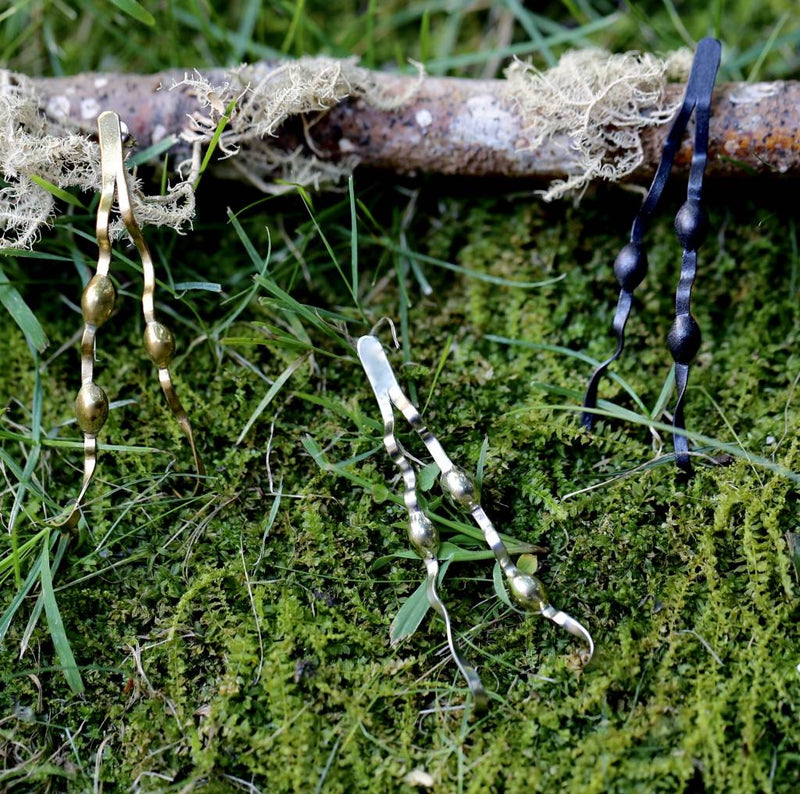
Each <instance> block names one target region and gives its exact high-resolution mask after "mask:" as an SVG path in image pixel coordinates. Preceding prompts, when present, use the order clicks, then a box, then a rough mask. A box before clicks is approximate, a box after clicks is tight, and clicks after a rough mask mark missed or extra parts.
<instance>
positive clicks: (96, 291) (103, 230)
mask: <svg viewBox="0 0 800 794" xmlns="http://www.w3.org/2000/svg"><path fill="white" fill-rule="evenodd" d="M97 128H98V137H99V143H100V175H101V187H100V200H99V203H98V207H97V227H96V232H97V245H98V249H99V253H98V258H97V269H96V273H95V275H94V276H93V277H92V278H91V280H90V281H89V283H88V284H87V285H86V288H85V289H84V291H83V295H82V297H81V312H82V315H83V323H84V326H83V334H82V336H81V387H80V390H79V391H78V396H77V397H76V399H75V417H76V419H77V422H78V426H79V427H80V429H81V431H82V432H83V452H84V467H83V482H82V483H81V487H80V490H79V492H78V496H77V498H76V500H75V502H74V503H73V504H72V505H71V506H70V507H69V508H68V512H67V515H66V517H65V518H63V519H61V520H59V521H57V522H56V523H57V525H58V526H64V527H66V528H69V529H74V528H75V527H76V526H77V523H78V520H79V518H80V510H81V507H82V506H83V503H84V500H85V498H86V493H87V491H88V489H89V485H90V483H91V481H92V478H93V477H94V474H95V471H96V469H97V436H98V434H99V433H100V430H101V429H102V427H103V425H104V424H105V423H106V419H107V418H108V396H107V395H106V392H105V391H104V390H103V388H102V387H101V386H98V385H97V383H95V380H94V357H95V345H96V336H97V331H98V329H99V328H100V327H101V326H102V325H104V324H105V323H106V321H107V320H108V319H109V318H110V317H111V314H112V312H113V311H114V303H115V300H116V290H115V289H114V284H113V282H112V280H111V277H110V276H109V271H110V267H111V236H110V233H109V222H110V218H111V212H112V209H113V204H114V198H115V196H116V199H117V206H118V210H119V214H120V216H121V217H122V222H123V224H124V226H125V229H126V230H127V232H128V234H129V235H130V237H131V239H132V240H133V242H134V245H135V246H136V249H137V251H138V253H139V258H140V259H141V262H142V275H143V281H144V284H143V288H142V314H143V316H144V321H145V330H144V339H143V344H144V349H145V352H146V353H147V355H148V356H149V358H150V360H151V361H152V362H153V364H155V366H156V368H157V370H158V381H159V384H160V385H161V389H162V391H163V392H164V396H165V397H166V400H167V404H168V405H169V407H170V410H171V411H172V414H173V416H174V417H175V418H176V419H177V421H178V424H179V425H180V427H181V430H182V431H183V433H184V435H185V436H186V438H187V440H188V442H189V446H190V448H191V451H192V457H193V459H194V467H195V471H196V473H197V483H196V486H195V493H196V492H197V491H198V490H199V488H200V487H201V484H202V477H203V476H204V475H205V467H204V465H203V461H202V459H201V458H200V455H199V453H198V451H197V446H196V444H195V440H194V434H193V432H192V426H191V424H190V422H189V418H188V417H187V415H186V411H185V410H184V408H183V405H182V404H181V401H180V400H179V399H178V395H177V393H176V391H175V387H174V385H173V383H172V376H171V375H170V371H169V364H170V362H171V361H172V358H173V355H174V353H175V337H174V336H173V334H172V331H170V330H169V328H167V326H166V325H164V324H163V323H161V322H160V321H159V320H158V319H157V318H156V312H155V300H154V296H155V286H156V278H155V267H154V265H153V258H152V256H151V255H150V250H149V248H148V247H147V243H146V242H145V239H144V237H143V235H142V231H141V228H140V227H139V223H138V221H137V220H136V216H135V214H134V211H133V207H132V205H131V198H130V192H129V190H128V183H127V181H126V171H125V157H124V152H123V140H124V137H126V136H127V129H126V128H125V127H124V125H123V124H122V123H121V122H120V119H119V116H118V115H117V114H116V113H113V112H111V111H107V112H105V113H102V114H100V116H99V117H98V119H97Z"/></svg>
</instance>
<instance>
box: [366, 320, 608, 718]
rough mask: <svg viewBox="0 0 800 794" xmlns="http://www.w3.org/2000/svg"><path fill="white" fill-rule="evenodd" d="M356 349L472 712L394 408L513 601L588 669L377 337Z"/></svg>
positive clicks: (566, 619)
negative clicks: (556, 632)
mask: <svg viewBox="0 0 800 794" xmlns="http://www.w3.org/2000/svg"><path fill="white" fill-rule="evenodd" d="M356 349H357V351H358V357H359V360H360V361H361V365H362V366H363V367H364V371H365V372H366V374H367V378H368V379H369V382H370V385H371V386H372V390H373V392H374V393H375V399H376V400H377V401H378V408H379V409H380V412H381V418H382V419H383V426H384V432H383V444H384V446H385V447H386V451H387V452H388V453H389V457H390V458H391V459H392V461H393V462H394V463H395V465H396V466H397V467H398V468H399V469H400V472H401V474H402V475H403V481H404V484H405V491H404V493H403V499H404V501H405V505H406V509H407V510H408V518H409V524H408V537H409V540H410V541H411V545H412V546H413V547H414V550H415V551H416V552H417V554H418V555H419V556H420V557H421V558H422V560H423V561H424V562H425V567H426V568H427V572H428V588H427V592H428V601H429V603H430V605H431V606H432V607H433V608H434V610H436V612H437V613H438V614H439V615H440V617H441V618H442V619H443V620H444V622H445V627H446V630H447V642H448V645H449V646H450V654H451V656H452V657H453V660H454V661H455V663H456V665H457V666H458V669H459V670H460V671H461V674H462V675H463V676H464V679H465V680H466V682H467V685H468V686H469V689H470V691H471V692H472V694H473V696H474V698H475V708H476V710H479V711H480V710H483V709H485V708H486V705H487V702H488V698H487V695H486V690H485V689H484V687H483V684H482V683H481V680H480V678H479V677H478V674H477V673H476V672H475V670H474V669H473V668H472V667H470V666H469V665H467V664H466V663H465V662H464V660H463V659H462V658H461V656H460V655H459V653H458V652H457V650H456V647H455V643H454V641H453V633H452V629H451V626H450V618H449V617H448V614H447V610H446V608H445V606H444V603H443V602H442V599H441V597H440V596H439V593H438V592H437V589H436V578H437V575H438V572H439V564H438V560H437V553H438V551H439V533H438V532H437V530H436V527H435V526H434V524H433V522H432V521H431V520H430V519H429V518H428V516H426V515H425V513H424V512H423V511H422V509H421V508H420V506H419V502H418V500H417V492H416V475H415V473H414V469H413V467H412V465H411V464H410V463H409V461H408V460H407V459H406V456H405V453H404V452H403V450H402V448H401V447H400V444H399V443H398V441H397V439H396V437H395V434H394V411H393V407H394V408H397V409H398V410H399V411H400V413H402V414H403V416H404V417H405V418H406V420H407V421H408V423H409V424H410V425H411V427H413V428H414V430H416V431H417V433H418V434H419V436H420V438H421V439H422V443H423V444H424V445H425V447H426V448H427V449H428V452H429V453H430V455H431V457H432V458H433V460H434V462H435V463H436V465H437V466H438V467H439V471H440V473H441V474H440V481H439V483H440V485H441V487H442V491H443V492H444V494H445V496H447V497H448V498H449V499H450V500H451V501H452V503H453V504H454V505H456V506H457V507H459V508H461V509H464V510H466V511H468V512H469V514H470V515H471V516H472V518H473V519H474V520H475V522H476V523H477V525H478V526H479V527H480V529H481V531H482V532H483V536H484V538H485V540H486V543H487V544H488V545H489V548H490V549H491V550H492V552H494V556H495V559H496V560H497V562H498V563H499V565H500V569H501V571H502V572H503V575H504V577H505V580H506V583H507V585H508V589H509V591H510V592H511V596H512V597H513V599H514V600H515V601H516V602H517V604H519V606H521V607H522V609H524V610H525V611H526V612H539V613H541V614H542V615H544V616H545V617H546V618H548V619H549V620H552V621H553V622H554V623H556V624H558V625H559V626H562V627H563V628H565V629H566V630H567V631H568V632H570V634H574V635H575V636H576V637H580V638H581V639H582V640H583V641H584V642H585V643H586V644H587V645H588V652H587V653H586V654H585V655H584V663H588V662H589V660H590V659H591V658H592V655H593V654H594V641H593V640H592V636H591V635H590V634H589V632H588V631H587V630H586V629H585V628H584V627H583V625H582V624H581V623H579V622H578V621H577V620H575V618H573V617H571V616H570V615H568V614H567V613H566V612H562V611H561V610H560V609H556V608H555V607H553V606H552V605H551V604H550V601H549V599H548V597H547V592H546V590H545V587H544V585H543V584H542V583H541V582H540V581H539V579H537V578H536V577H535V576H532V575H530V574H528V573H525V572H524V571H522V570H521V569H520V568H519V567H517V566H516V565H515V564H514V563H513V562H512V561H511V557H510V556H509V554H508V550H507V549H506V547H505V544H504V543H503V540H502V538H501V537H500V535H499V534H498V532H497V530H496V529H495V527H494V525H493V524H492V521H491V519H490V518H489V516H488V515H487V514H486V512H485V511H484V509H483V507H482V506H481V504H480V501H479V498H478V494H477V491H476V488H475V485H474V483H473V482H472V480H471V479H470V477H469V476H468V475H467V473H466V472H465V471H463V469H460V468H458V467H457V466H456V465H455V464H454V463H453V461H452V460H451V459H450V457H449V456H448V455H447V453H446V452H445V451H444V448H443V447H442V445H441V443H440V442H439V439H438V438H436V436H435V435H434V434H433V433H432V432H431V431H430V430H429V429H428V428H427V427H426V426H425V423H424V422H423V420H422V416H421V415H420V413H419V411H418V410H417V408H416V407H415V406H414V405H413V403H412V402H411V401H410V400H409V399H408V397H406V395H405V394H404V393H403V390H402V389H401V388H400V384H399V383H398V381H397V377H396V376H395V374H394V371H393V369H392V365H391V364H390V363H389V359H388V358H387V356H386V351H385V350H384V349H383V345H381V343H380V341H379V340H378V339H377V337H375V336H372V335H367V336H362V337H361V338H360V339H359V340H358V343H357V347H356Z"/></svg>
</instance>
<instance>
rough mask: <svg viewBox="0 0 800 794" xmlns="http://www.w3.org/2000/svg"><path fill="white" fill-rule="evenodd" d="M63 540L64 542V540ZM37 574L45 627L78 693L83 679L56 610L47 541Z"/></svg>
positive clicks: (73, 689) (65, 671) (56, 604)
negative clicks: (39, 582) (42, 602)
mask: <svg viewBox="0 0 800 794" xmlns="http://www.w3.org/2000/svg"><path fill="white" fill-rule="evenodd" d="M64 542H66V540H65V541H64ZM39 574H40V581H41V583H42V596H43V597H44V610H45V614H46V615H47V627H48V629H49V630H50V636H51V637H52V639H53V646H54V648H55V649H56V656H58V661H59V662H60V663H61V669H62V671H63V673H64V678H66V679H67V683H68V684H69V688H70V689H71V690H72V691H73V692H74V693H75V694H76V695H80V694H81V693H82V692H83V680H82V679H81V674H80V671H79V670H78V665H77V663H76V661H75V657H74V656H73V654H72V648H71V647H70V644H69V640H68V639H67V632H66V631H65V629H64V621H63V620H62V619H61V613H60V612H59V610H58V603H57V602H56V594H55V593H54V592H53V577H52V574H51V572H50V544H49V543H45V544H44V545H43V546H42V555H41V558H40V571H39Z"/></svg>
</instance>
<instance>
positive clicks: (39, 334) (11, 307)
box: [0, 268, 50, 353]
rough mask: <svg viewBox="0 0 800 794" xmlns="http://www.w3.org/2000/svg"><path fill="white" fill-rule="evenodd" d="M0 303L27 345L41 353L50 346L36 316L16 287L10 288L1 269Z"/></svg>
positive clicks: (9, 283)
mask: <svg viewBox="0 0 800 794" xmlns="http://www.w3.org/2000/svg"><path fill="white" fill-rule="evenodd" d="M0 303H2V304H3V306H5V308H6V311H8V313H9V314H10V315H11V317H12V318H13V320H14V322H15V323H16V324H17V325H18V326H19V328H20V330H21V331H22V333H23V334H25V338H26V339H27V340H28V342H29V344H31V345H32V346H33V347H35V348H36V349H37V350H38V351H39V352H40V353H41V352H42V351H43V350H44V349H45V348H46V347H47V346H48V345H49V344H50V342H49V341H48V339H47V334H45V332H44V329H43V328H42V326H41V325H40V324H39V321H38V320H37V319H36V315H35V314H34V313H33V312H32V311H31V309H30V307H29V306H28V304H27V303H25V301H24V300H23V299H22V295H20V294H19V292H18V290H17V289H16V287H13V286H11V282H10V281H9V280H8V278H7V277H6V274H5V273H4V272H3V270H2V268H0Z"/></svg>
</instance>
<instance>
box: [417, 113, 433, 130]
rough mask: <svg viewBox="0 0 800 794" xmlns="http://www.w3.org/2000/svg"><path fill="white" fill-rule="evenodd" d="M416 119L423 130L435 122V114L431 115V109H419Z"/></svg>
mask: <svg viewBox="0 0 800 794" xmlns="http://www.w3.org/2000/svg"><path fill="white" fill-rule="evenodd" d="M416 119H417V124H419V126H420V127H422V129H423V130H424V129H426V128H427V127H430V126H431V124H432V123H433V116H432V115H431V112H430V110H425V109H424V108H423V109H422V110H418V111H417V115H416Z"/></svg>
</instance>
